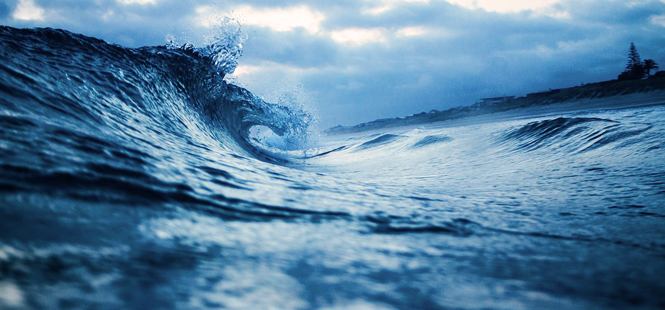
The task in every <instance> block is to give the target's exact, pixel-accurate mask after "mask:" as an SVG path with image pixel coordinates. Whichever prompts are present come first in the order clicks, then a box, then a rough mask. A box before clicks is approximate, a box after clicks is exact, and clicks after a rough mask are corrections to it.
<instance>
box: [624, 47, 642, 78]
mask: <svg viewBox="0 0 665 310" xmlns="http://www.w3.org/2000/svg"><path fill="white" fill-rule="evenodd" d="M645 71H646V70H644V64H643V63H642V58H641V57H640V53H638V52H637V48H636V47H635V44H634V43H633V42H630V50H629V51H628V64H626V70H625V71H624V72H622V73H621V74H620V75H619V80H639V79H641V78H643V77H644V75H645Z"/></svg>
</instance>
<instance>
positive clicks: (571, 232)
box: [0, 27, 665, 309]
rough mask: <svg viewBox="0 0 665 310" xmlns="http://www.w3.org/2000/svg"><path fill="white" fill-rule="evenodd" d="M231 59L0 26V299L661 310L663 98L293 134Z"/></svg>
mask: <svg viewBox="0 0 665 310" xmlns="http://www.w3.org/2000/svg"><path fill="white" fill-rule="evenodd" d="M236 52H237V51H236V50H234V48H233V46H230V45H224V44H218V45H212V46H208V47H206V48H198V49H197V48H192V47H183V48H173V47H170V48H168V47H145V48H139V49H130V48H124V47H121V46H117V45H110V44H107V43H105V42H103V41H100V40H96V39H93V38H89V37H84V36H81V35H77V34H72V33H69V32H66V31H62V30H53V29H32V30H18V29H13V28H8V27H0V57H1V61H0V308H2V309H659V308H665V294H664V293H663V292H665V282H664V281H663V275H665V241H663V240H665V239H664V238H665V107H663V106H658V105H656V106H651V107H644V108H633V109H622V110H611V109H609V110H602V111H595V112H576V113H573V112H570V113H560V114H559V115H554V116H551V115H550V116H542V115H541V116H537V115H533V116H528V115H526V116H525V115H522V116H521V117H513V118H509V117H507V118H496V119H492V118H484V119H481V120H476V121H473V120H471V121H468V122H464V121H462V122H454V123H453V122H450V123H447V122H442V123H435V124H427V125H422V126H415V127H410V128H395V129H390V130H383V131H374V132H364V133H357V134H351V135H337V136H328V137H326V136H322V137H320V138H318V139H310V137H309V135H310V134H311V131H312V130H311V126H310V125H311V122H312V117H311V116H309V115H308V114H307V112H306V111H303V110H299V109H298V108H294V107H293V106H291V107H289V106H287V105H277V104H271V103H267V102H264V101H263V100H261V99H260V98H258V97H256V96H254V95H253V94H251V93H250V92H249V91H247V90H245V89H243V88H241V87H238V86H234V85H232V84H229V83H227V82H225V81H224V75H225V74H226V73H228V72H230V70H232V68H233V66H234V64H233V62H234V61H236V57H237V56H238V55H237V53H236ZM220 55H221V56H220ZM256 128H263V129H262V130H263V132H264V134H261V133H257V130H256ZM266 129H269V130H268V131H272V132H274V133H276V134H272V135H266V134H265V131H266ZM278 135H281V136H282V138H280V137H278ZM279 139H282V140H279ZM316 140H318V142H317V143H314V142H312V141H316ZM276 141H277V142H276ZM280 141H281V142H280ZM304 147H306V148H307V149H302V148H304Z"/></svg>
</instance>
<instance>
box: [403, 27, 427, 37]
mask: <svg viewBox="0 0 665 310" xmlns="http://www.w3.org/2000/svg"><path fill="white" fill-rule="evenodd" d="M427 32H428V29H426V28H425V27H405V28H401V29H399V30H397V32H396V34H397V36H398V37H416V36H421V35H424V34H426V33H427Z"/></svg>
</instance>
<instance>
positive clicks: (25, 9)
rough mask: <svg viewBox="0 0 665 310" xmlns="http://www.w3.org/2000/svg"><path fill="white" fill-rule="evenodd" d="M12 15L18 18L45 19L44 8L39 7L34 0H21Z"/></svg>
mask: <svg viewBox="0 0 665 310" xmlns="http://www.w3.org/2000/svg"><path fill="white" fill-rule="evenodd" d="M12 17H13V18H14V19H18V20H43V19H44V9H43V8H40V7H38V6H37V5H36V4H35V2H34V1H33V0H20V1H19V2H18V5H17V6H16V10H15V11H14V14H12Z"/></svg>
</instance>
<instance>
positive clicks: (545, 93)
mask: <svg viewBox="0 0 665 310" xmlns="http://www.w3.org/2000/svg"><path fill="white" fill-rule="evenodd" d="M560 91H561V89H550V90H548V91H542V92H537V93H530V94H526V96H527V97H528V98H538V97H547V96H549V95H553V94H556V93H558V92H560Z"/></svg>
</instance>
